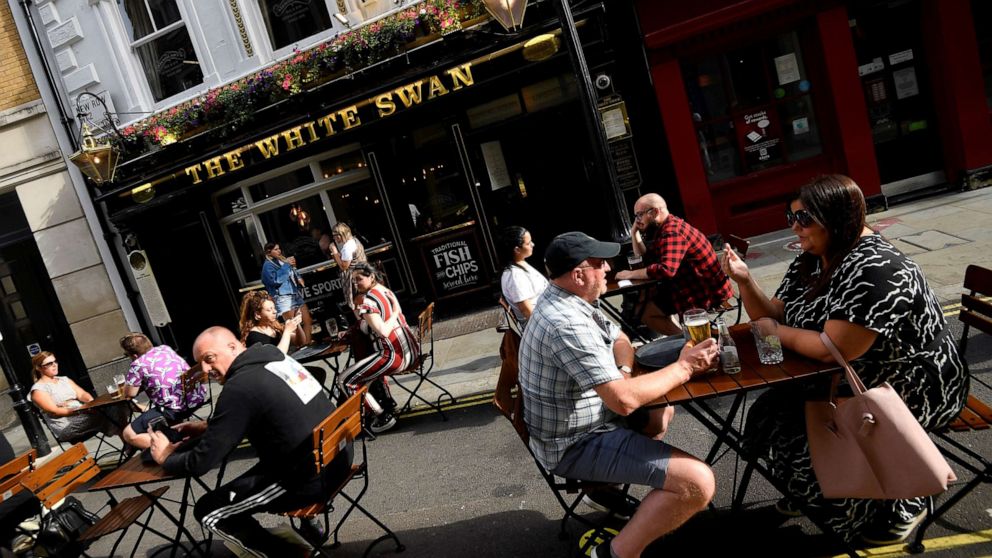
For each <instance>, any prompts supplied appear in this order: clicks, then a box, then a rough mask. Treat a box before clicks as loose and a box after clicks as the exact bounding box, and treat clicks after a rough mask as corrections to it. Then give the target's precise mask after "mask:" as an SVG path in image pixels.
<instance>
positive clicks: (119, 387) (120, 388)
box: [114, 374, 124, 397]
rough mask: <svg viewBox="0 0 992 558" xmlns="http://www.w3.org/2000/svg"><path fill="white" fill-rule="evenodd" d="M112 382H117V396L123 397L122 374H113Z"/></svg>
mask: <svg viewBox="0 0 992 558" xmlns="http://www.w3.org/2000/svg"><path fill="white" fill-rule="evenodd" d="M114 383H116V384H117V397H124V374H117V375H115V376H114Z"/></svg>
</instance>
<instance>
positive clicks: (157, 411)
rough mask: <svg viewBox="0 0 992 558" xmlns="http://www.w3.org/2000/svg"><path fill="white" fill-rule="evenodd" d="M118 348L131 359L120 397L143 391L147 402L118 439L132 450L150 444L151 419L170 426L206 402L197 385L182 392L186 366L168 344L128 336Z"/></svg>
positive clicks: (204, 394) (129, 334) (133, 335)
mask: <svg viewBox="0 0 992 558" xmlns="http://www.w3.org/2000/svg"><path fill="white" fill-rule="evenodd" d="M120 345H121V349H122V350H123V351H124V354H125V355H126V356H127V357H128V358H130V359H131V367H130V368H129V369H128V372H127V375H126V376H125V380H124V381H125V385H124V394H125V395H126V396H127V397H134V396H136V395H138V392H139V391H144V392H145V394H147V395H148V399H149V402H150V407H149V409H148V410H147V411H145V412H144V413H141V414H140V415H138V418H136V419H134V420H133V421H131V424H129V425H128V426H127V427H126V428H125V429H124V433H123V434H122V437H123V438H124V441H125V442H127V443H128V444H131V445H132V446H133V447H135V448H138V449H145V448H147V447H148V446H150V445H151V437H150V436H149V435H148V433H147V431H148V426H149V424H150V423H151V421H152V420H154V419H158V418H161V419H162V420H163V421H165V422H166V423H167V424H170V425H171V424H176V423H178V422H182V421H184V420H186V419H187V418H189V416H190V415H192V414H193V411H194V410H195V409H196V408H197V407H199V406H200V405H202V404H203V403H204V402H205V401H206V400H207V389H206V387H205V385H204V384H203V383H201V384H198V385H197V387H196V389H195V390H193V392H192V393H188V394H184V393H183V382H182V376H183V374H185V373H186V372H187V371H188V370H189V364H187V363H186V361H185V360H184V359H183V358H182V357H181V356H179V355H177V354H176V352H175V351H173V350H172V348H171V347H169V346H168V345H159V346H158V347H154V346H152V342H151V340H150V339H148V337H146V336H145V335H144V334H143V333H128V334H127V335H125V336H124V337H122V338H121V340H120Z"/></svg>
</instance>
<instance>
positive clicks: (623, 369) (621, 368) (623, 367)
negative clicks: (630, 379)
mask: <svg viewBox="0 0 992 558" xmlns="http://www.w3.org/2000/svg"><path fill="white" fill-rule="evenodd" d="M617 370H619V371H621V372H623V373H625V374H630V373H631V372H633V370H631V369H630V367H629V366H627V365H626V364H621V365H618V366H617Z"/></svg>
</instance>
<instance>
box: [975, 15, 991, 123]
mask: <svg viewBox="0 0 992 558" xmlns="http://www.w3.org/2000/svg"><path fill="white" fill-rule="evenodd" d="M971 19H972V20H973V21H974V22H975V36H976V37H977V38H978V56H979V60H981V63H982V79H983V80H984V81H985V99H986V102H987V103H988V107H989V110H992V3H990V2H988V0H972V1H971Z"/></svg>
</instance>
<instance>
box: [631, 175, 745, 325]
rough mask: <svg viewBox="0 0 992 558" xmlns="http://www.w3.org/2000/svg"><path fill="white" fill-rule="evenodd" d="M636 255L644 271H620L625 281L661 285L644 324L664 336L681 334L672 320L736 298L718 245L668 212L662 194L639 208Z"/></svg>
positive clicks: (642, 200) (633, 234) (643, 317)
mask: <svg viewBox="0 0 992 558" xmlns="http://www.w3.org/2000/svg"><path fill="white" fill-rule="evenodd" d="M630 236H631V239H632V241H633V245H634V253H635V254H637V255H638V256H641V257H642V258H643V259H644V263H645V267H644V268H643V269H634V270H631V271H620V272H618V273H617V280H618V281H619V280H621V279H659V280H661V281H662V283H661V284H660V285H659V286H658V287H657V288H655V291H654V296H653V299H652V300H651V301H649V302H648V303H647V306H646V307H645V309H644V313H643V314H642V315H641V322H643V323H644V324H645V325H647V326H648V327H650V328H651V329H652V330H654V331H657V332H658V333H661V334H663V335H677V334H681V333H682V330H680V329H679V327H678V326H677V325H675V323H674V322H673V321H672V319H671V316H674V315H681V314H682V313H683V312H685V311H686V310H688V309H690V308H702V309H704V310H710V309H713V308H717V307H719V306H721V305H722V304H723V303H724V302H726V301H727V300H728V299H730V298H731V297H733V296H734V290H733V288H732V287H731V286H730V279H729V278H728V277H727V274H726V273H724V271H723V269H722V268H721V267H720V262H719V261H717V258H716V252H714V251H713V245H712V244H710V242H709V241H708V240H706V236H705V235H703V233H701V232H699V230H698V229H696V228H695V227H693V226H692V225H690V224H689V223H686V222H685V221H684V220H682V219H681V218H679V217H676V216H675V215H672V214H671V213H669V212H668V204H666V203H665V199H664V198H662V197H661V196H659V195H658V194H645V195H644V196H641V197H640V199H638V200H637V203H635V204H634V226H633V227H632V228H631V230H630Z"/></svg>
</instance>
